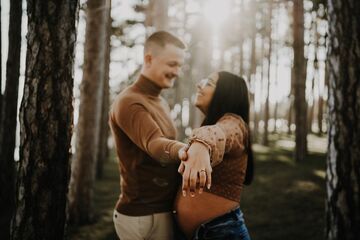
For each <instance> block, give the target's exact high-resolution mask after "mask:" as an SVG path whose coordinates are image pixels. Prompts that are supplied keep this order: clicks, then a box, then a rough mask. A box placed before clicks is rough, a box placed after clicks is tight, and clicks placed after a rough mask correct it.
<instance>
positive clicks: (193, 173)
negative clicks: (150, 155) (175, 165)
mask: <svg viewBox="0 0 360 240" xmlns="http://www.w3.org/2000/svg"><path fill="white" fill-rule="evenodd" d="M179 158H180V159H181V164H180V166H179V169H178V172H179V173H180V174H181V175H182V178H183V181H182V194H183V196H184V197H185V196H186V195H187V193H188V192H189V193H190V196H192V197H194V196H195V192H196V189H197V188H198V189H199V194H201V193H202V192H203V189H204V188H205V186H206V187H207V188H208V189H210V187H211V172H212V167H211V165H210V154H209V151H208V149H207V147H206V146H205V145H204V144H202V143H199V142H193V143H192V144H191V146H190V147H189V148H183V149H181V150H180V151H179Z"/></svg>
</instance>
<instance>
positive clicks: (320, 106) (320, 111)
mask: <svg viewBox="0 0 360 240" xmlns="http://www.w3.org/2000/svg"><path fill="white" fill-rule="evenodd" d="M328 76H329V74H328V71H327V65H325V79H324V87H323V89H325V85H326V82H328V80H327V79H328ZM323 114H324V98H323V93H322V92H321V88H320V81H319V102H318V115H317V121H318V126H319V131H318V135H319V136H320V135H321V134H322V133H323Z"/></svg>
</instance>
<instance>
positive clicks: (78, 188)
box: [69, 0, 109, 224]
mask: <svg viewBox="0 0 360 240" xmlns="http://www.w3.org/2000/svg"><path fill="white" fill-rule="evenodd" d="M107 8H109V0H107V1H97V0H89V1H88V2H87V9H86V11H87V13H86V38H85V54H84V73H83V79H82V83H81V89H80V91H81V93H80V109H79V121H78V127H77V134H76V152H75V158H74V161H73V163H72V173H71V181H70V194H69V214H70V221H71V222H72V223H74V224H86V223H90V222H92V221H93V220H94V209H93V185H94V181H95V176H96V160H97V156H98V151H99V141H100V140H99V136H100V128H101V127H100V126H101V109H102V105H103V104H102V99H103V96H102V95H103V87H104V75H105V74H104V72H105V51H106V43H107V41H106V39H107V25H106V22H107V21H108V20H107V18H108V14H107ZM104 43H105V44H104Z"/></svg>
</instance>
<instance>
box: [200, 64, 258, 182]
mask: <svg viewBox="0 0 360 240" xmlns="http://www.w3.org/2000/svg"><path fill="white" fill-rule="evenodd" d="M218 74H219V79H218V81H217V83H216V88H215V92H214V95H213V98H212V100H211V102H210V105H209V108H208V113H207V115H206V117H205V120H204V122H203V123H202V125H213V124H215V123H216V122H217V121H218V120H219V119H220V118H221V117H222V116H223V115H224V114H225V113H234V114H237V115H239V116H240V117H241V118H242V119H243V120H244V122H245V123H246V124H247V127H248V132H249V133H248V139H247V146H246V149H247V153H248V163H247V168H246V175H245V180H244V184H245V185H250V184H251V182H252V180H253V177H254V157H253V152H252V147H251V137H250V128H249V109H250V103H249V93H248V88H247V86H246V82H245V80H244V79H243V78H242V77H240V76H237V75H235V74H232V73H229V72H225V71H222V72H219V73H218Z"/></svg>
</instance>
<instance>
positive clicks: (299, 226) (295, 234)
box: [241, 136, 326, 240]
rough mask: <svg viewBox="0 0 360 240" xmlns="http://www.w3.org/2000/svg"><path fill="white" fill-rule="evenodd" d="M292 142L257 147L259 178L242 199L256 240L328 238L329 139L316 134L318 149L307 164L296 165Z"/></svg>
mask: <svg viewBox="0 0 360 240" xmlns="http://www.w3.org/2000/svg"><path fill="white" fill-rule="evenodd" d="M287 141H288V140H287V139H285V140H282V141H278V142H275V141H273V142H272V143H271V145H270V147H263V146H260V145H254V150H255V152H256V165H255V167H256V169H255V171H256V172H255V174H256V175H255V180H254V182H253V184H252V185H250V186H249V187H246V188H245V190H244V192H243V196H242V202H241V208H242V210H243V212H244V214H245V220H246V224H247V226H248V229H249V231H250V234H251V237H252V239H253V240H266V239H269V240H270V239H271V240H275V239H276V240H279V239H280V240H287V239H289V240H297V239H298V240H304V239H306V240H320V239H323V231H324V220H325V215H324V211H325V153H324V151H325V147H326V144H325V143H326V141H324V139H317V138H316V137H313V136H312V137H310V138H309V149H310V150H311V151H312V152H310V154H309V156H308V157H307V159H306V161H304V162H302V163H295V161H294V160H293V148H292V147H291V146H289V145H290V144H286V142H287ZM319 142H322V143H323V144H322V145H321V144H320V145H319ZM279 143H280V144H279ZM284 143H285V144H284ZM324 144H325V145H324ZM314 146H316V148H315V147H314Z"/></svg>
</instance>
